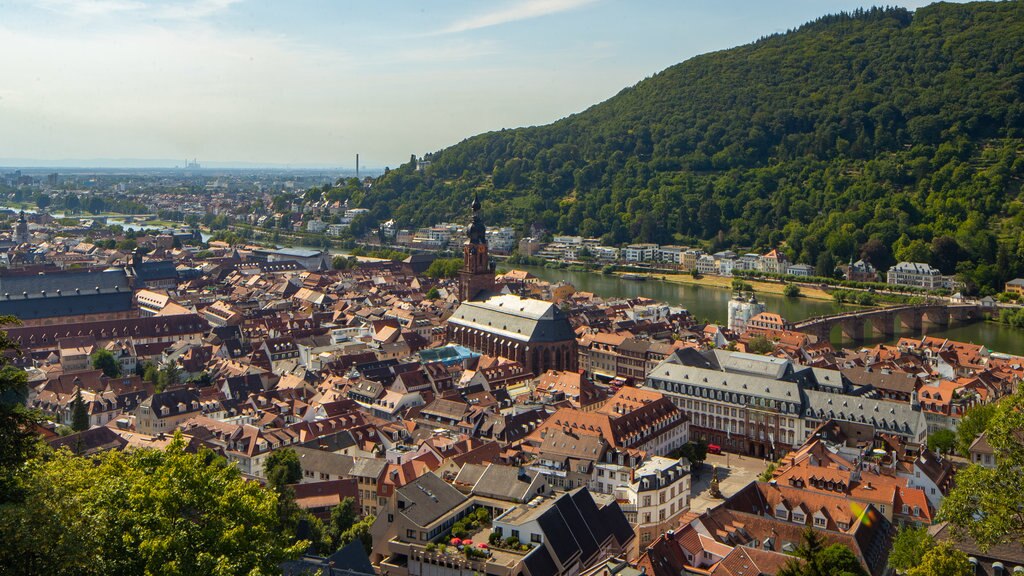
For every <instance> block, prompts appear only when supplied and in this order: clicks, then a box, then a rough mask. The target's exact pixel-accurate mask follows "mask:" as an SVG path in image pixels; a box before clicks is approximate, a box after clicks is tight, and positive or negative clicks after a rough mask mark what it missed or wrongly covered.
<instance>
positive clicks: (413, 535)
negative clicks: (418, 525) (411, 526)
mask: <svg viewBox="0 0 1024 576" xmlns="http://www.w3.org/2000/svg"><path fill="white" fill-rule="evenodd" d="M405 536H406V537H407V538H412V539H413V540H415V539H416V531H415V530H406V531H405Z"/></svg>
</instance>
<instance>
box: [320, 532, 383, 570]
mask: <svg viewBox="0 0 1024 576" xmlns="http://www.w3.org/2000/svg"><path fill="white" fill-rule="evenodd" d="M327 561H328V562H329V563H330V564H332V565H333V569H334V570H347V571H350V572H358V573H360V574H373V573H374V571H373V565H372V564H371V563H370V557H369V556H367V555H366V549H365V548H363V543H362V542H360V541H359V540H358V539H356V540H353V541H351V542H349V543H348V545H347V546H345V547H344V548H342V549H341V550H338V551H337V552H335V553H334V554H331V555H330V556H328V557H327Z"/></svg>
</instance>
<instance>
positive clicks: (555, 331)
mask: <svg viewBox="0 0 1024 576" xmlns="http://www.w3.org/2000/svg"><path fill="white" fill-rule="evenodd" d="M448 322H449V323H450V324H454V325H456V326H465V327H467V328H476V329H478V330H483V331H485V332H489V333H492V334H496V335H499V336H505V337H507V338H511V339H513V340H519V341H522V342H563V341H566V340H574V339H575V337H576V336H575V334H574V333H573V330H572V325H571V324H570V323H569V319H568V317H567V316H566V315H565V312H562V309H561V308H559V307H558V306H556V305H554V304H553V303H551V302H545V301H544V300H535V299H532V298H520V297H519V296H515V295H512V294H502V295H500V296H491V297H490V298H487V299H486V300H480V301H475V300H470V301H467V302H463V303H462V304H461V305H460V306H459V308H458V310H456V311H455V314H453V315H452V316H451V317H450V318H449V319H448Z"/></svg>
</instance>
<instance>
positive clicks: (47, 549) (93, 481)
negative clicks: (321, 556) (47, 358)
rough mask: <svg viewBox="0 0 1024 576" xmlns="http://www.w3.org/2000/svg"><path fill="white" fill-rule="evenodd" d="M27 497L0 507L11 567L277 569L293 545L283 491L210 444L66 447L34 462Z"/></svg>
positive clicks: (4, 555) (1, 556)
mask: <svg viewBox="0 0 1024 576" xmlns="http://www.w3.org/2000/svg"><path fill="white" fill-rule="evenodd" d="M25 489H26V493H25V497H24V501H23V502H22V503H19V504H14V505H8V506H5V508H4V513H3V514H0V540H2V541H3V542H4V545H3V546H0V566H4V568H5V570H6V571H7V572H6V573H10V574H55V575H65V574H67V575H71V574H76V575H82V576H94V575H96V576H98V575H101V574H151V575H154V576H165V575H166V576H171V575H177V574H252V575H262V574H273V573H280V564H281V562H283V561H285V560H288V559H291V558H295V557H297V556H298V554H299V552H300V551H301V550H302V549H304V548H305V547H306V546H307V545H308V542H299V543H297V544H295V545H287V544H285V543H284V542H283V541H282V539H281V538H280V532H281V530H280V524H279V521H278V519H277V515H276V513H275V508H276V506H277V495H276V494H275V493H274V492H273V491H272V490H268V489H266V488H263V487H261V486H260V485H259V484H258V483H256V482H249V481H247V480H245V479H244V478H242V476H241V473H240V472H239V471H238V469H237V468H236V467H234V466H229V465H226V463H225V462H224V461H223V460H221V459H218V458H216V457H215V456H214V455H213V454H212V453H211V452H209V451H202V452H200V453H196V454H191V453H187V452H186V451H185V441H184V440H183V439H182V437H181V436H180V435H176V437H175V438H174V440H173V441H172V442H171V444H170V445H169V446H168V448H167V449H166V450H165V451H162V452H161V451H157V450H151V449H140V450H133V451H130V452H120V451H108V452H105V453H103V454H102V455H99V456H93V457H89V458H81V457H78V456H74V455H72V454H71V453H70V452H69V451H67V450H60V451H58V452H56V453H55V454H53V455H52V456H50V457H48V458H46V459H42V458H40V459H33V460H32V461H30V463H29V467H28V471H27V480H26V482H25Z"/></svg>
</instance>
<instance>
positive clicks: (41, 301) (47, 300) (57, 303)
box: [0, 286, 132, 320]
mask: <svg viewBox="0 0 1024 576" xmlns="http://www.w3.org/2000/svg"><path fill="white" fill-rule="evenodd" d="M131 308H132V291H131V289H130V288H128V287H127V286H122V287H121V288H120V292H108V293H100V294H97V293H95V292H93V293H91V294H75V293H74V291H72V292H71V294H67V293H63V294H62V295H61V296H57V295H56V294H53V293H50V292H47V295H46V297H42V295H41V293H39V292H37V293H36V295H35V296H33V295H29V297H28V298H24V297H23V296H22V294H21V293H20V292H19V293H18V295H17V296H15V295H14V294H13V293H12V294H11V295H10V298H6V297H5V296H4V294H0V315H11V316H17V317H18V318H21V319H22V320H36V319H39V318H56V317H59V316H78V315H81V314H110V313H113V312H124V311H127V310H131Z"/></svg>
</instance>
